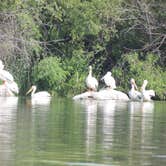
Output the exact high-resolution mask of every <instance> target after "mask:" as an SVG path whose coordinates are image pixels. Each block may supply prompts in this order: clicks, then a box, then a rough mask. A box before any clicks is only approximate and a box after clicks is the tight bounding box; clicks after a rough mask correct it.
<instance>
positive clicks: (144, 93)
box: [141, 80, 155, 101]
mask: <svg viewBox="0 0 166 166" xmlns="http://www.w3.org/2000/svg"><path fill="white" fill-rule="evenodd" d="M147 84H148V81H147V80H144V81H143V84H142V87H141V94H142V98H143V100H144V101H150V100H151V97H154V96H155V92H154V90H145V88H146V86H147Z"/></svg>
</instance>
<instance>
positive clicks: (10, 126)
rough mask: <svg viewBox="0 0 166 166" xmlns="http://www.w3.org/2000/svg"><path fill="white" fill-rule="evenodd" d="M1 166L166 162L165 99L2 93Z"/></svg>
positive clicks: (156, 164)
mask: <svg viewBox="0 0 166 166" xmlns="http://www.w3.org/2000/svg"><path fill="white" fill-rule="evenodd" d="M0 165H1V166H52V165H57V166H65V165H67V166H68V165H69V166H84V165H85V166H165V165H166V102H144V103H139V102H121V101H109V100H107V101H94V100H82V101H73V100H71V99H59V98H53V99H52V100H51V101H50V102H49V101H45V102H44V103H43V102H42V101H41V102H40V103H38V102H35V101H31V100H30V99H28V98H27V99H26V98H15V97H11V98H10V97H8V98H0Z"/></svg>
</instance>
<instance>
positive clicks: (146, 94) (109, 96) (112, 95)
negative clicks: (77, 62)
mask: <svg viewBox="0 0 166 166" xmlns="http://www.w3.org/2000/svg"><path fill="white" fill-rule="evenodd" d="M101 80H103V81H104V83H105V85H106V88H104V89H100V90H99V91H97V88H98V86H99V85H98V81H97V79H96V78H95V77H93V76H92V66H89V73H88V76H87V78H86V81H85V82H86V86H87V87H88V91H86V92H84V93H81V94H78V95H75V96H74V97H73V99H74V100H78V99H88V98H92V99H95V100H125V101H129V100H132V101H141V102H142V101H150V100H151V97H152V96H154V95H155V92H154V91H153V90H146V89H145V88H146V85H147V80H144V83H143V85H142V87H141V91H138V87H137V85H136V83H135V80H134V79H133V78H131V79H130V85H131V89H130V91H129V92H128V95H127V94H125V93H124V92H121V91H118V90H115V89H116V81H115V79H114V77H113V76H112V73H111V72H110V71H108V72H107V73H106V74H105V75H104V76H103V77H102V78H101Z"/></svg>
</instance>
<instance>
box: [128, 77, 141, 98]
mask: <svg viewBox="0 0 166 166" xmlns="http://www.w3.org/2000/svg"><path fill="white" fill-rule="evenodd" d="M130 84H131V90H130V91H129V93H128V95H129V97H130V99H131V100H134V101H140V100H141V99H142V94H141V92H138V91H137V89H138V88H137V85H136V83H135V80H134V79H133V78H131V80H130ZM135 89H136V90H135Z"/></svg>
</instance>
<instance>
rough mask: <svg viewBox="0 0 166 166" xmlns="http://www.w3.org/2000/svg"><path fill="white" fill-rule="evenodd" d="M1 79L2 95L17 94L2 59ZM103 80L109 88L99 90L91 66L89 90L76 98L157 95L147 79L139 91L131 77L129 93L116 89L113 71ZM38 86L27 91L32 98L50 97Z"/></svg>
mask: <svg viewBox="0 0 166 166" xmlns="http://www.w3.org/2000/svg"><path fill="white" fill-rule="evenodd" d="M0 80H1V81H2V82H3V84H1V85H0V96H3V97H4V96H5V97H8V96H15V94H18V93H19V88H18V85H17V83H16V82H15V81H14V78H13V76H12V74H11V73H10V72H9V71H7V70H5V69H4V64H3V62H2V61H1V60H0ZM101 80H103V81H104V83H105V85H106V87H107V88H104V89H100V90H99V91H97V90H98V86H99V83H98V80H97V79H96V78H95V77H94V76H93V74H92V66H89V73H88V76H87V77H86V80H85V83H86V86H87V89H88V90H87V91H86V92H84V93H81V94H78V95H76V96H74V97H73V99H74V100H77V99H88V98H92V99H96V100H109V99H111V100H126V101H128V100H133V101H151V98H152V97H154V96H155V92H154V90H146V86H147V84H148V81H147V80H144V81H143V84H142V86H141V89H140V92H139V91H138V87H137V85H136V83H135V80H134V79H133V78H131V80H130V84H131V89H130V91H129V92H128V95H127V94H125V93H123V92H121V91H118V90H115V89H116V81H115V79H114V77H113V76H112V73H111V72H110V71H108V72H107V73H106V74H105V75H104V76H103V77H102V78H101ZM36 89H37V87H36V86H35V85H33V86H32V87H31V88H30V89H29V90H28V91H27V93H26V95H27V94H29V93H30V92H31V99H39V100H40V99H42V98H43V99H44V98H50V97H51V95H50V93H48V92H47V91H40V92H37V93H35V92H36Z"/></svg>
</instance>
